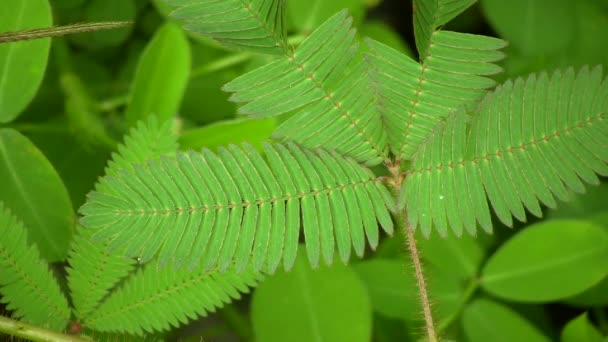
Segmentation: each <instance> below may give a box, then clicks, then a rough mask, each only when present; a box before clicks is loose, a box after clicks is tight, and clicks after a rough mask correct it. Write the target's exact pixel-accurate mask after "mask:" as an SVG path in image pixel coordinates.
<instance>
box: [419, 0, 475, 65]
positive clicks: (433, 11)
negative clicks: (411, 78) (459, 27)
mask: <svg viewBox="0 0 608 342" xmlns="http://www.w3.org/2000/svg"><path fill="white" fill-rule="evenodd" d="M475 2H477V0H414V37H415V38H416V48H417V49H418V54H419V55H420V60H424V59H425V58H427V56H428V55H430V52H429V48H430V47H431V46H432V45H433V42H432V38H431V37H432V35H433V33H434V32H435V30H436V29H437V28H438V27H439V26H442V25H445V24H447V23H448V22H449V21H450V20H452V19H454V18H455V17H456V16H457V15H459V14H460V13H462V12H464V10H466V9H467V8H469V7H470V6H471V5H473V4H474V3H475Z"/></svg>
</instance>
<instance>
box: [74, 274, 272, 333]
mask: <svg viewBox="0 0 608 342" xmlns="http://www.w3.org/2000/svg"><path fill="white" fill-rule="evenodd" d="M260 280H261V276H260V275H259V274H256V273H254V272H252V271H251V270H246V271H245V272H242V273H240V274H238V275H237V274H236V272H235V271H234V270H228V271H226V272H224V273H219V272H216V271H211V272H209V271H207V270H205V268H204V267H203V265H202V264H199V266H198V267H197V268H195V269H192V270H188V269H185V268H182V269H179V270H175V269H173V268H171V267H165V268H162V269H159V268H158V267H156V265H155V264H148V265H147V266H145V267H144V268H143V269H139V270H138V271H137V272H136V273H135V274H134V275H133V276H131V277H129V278H128V280H127V281H126V282H125V283H124V285H122V286H121V287H120V288H119V289H117V290H115V291H113V292H112V293H111V294H110V296H109V297H108V298H107V299H106V300H105V301H104V302H103V303H102V304H101V305H100V306H99V307H98V308H97V309H96V310H95V311H94V312H93V313H91V315H89V316H88V318H86V319H85V320H84V324H85V325H86V326H87V327H89V328H92V329H94V330H96V331H101V332H121V333H129V334H135V335H140V336H141V335H144V334H145V333H152V332H158V331H167V330H170V329H171V328H176V327H178V326H180V325H182V324H185V323H187V322H189V321H191V320H193V319H195V318H196V317H200V316H206V315H207V314H208V313H209V312H214V311H215V310H216V308H218V307H222V306H223V305H224V304H226V303H229V302H230V301H232V300H233V299H240V297H241V294H240V293H247V292H249V288H250V287H253V286H256V285H257V283H258V282H259V281H260Z"/></svg>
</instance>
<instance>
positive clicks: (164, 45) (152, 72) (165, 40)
mask: <svg viewBox="0 0 608 342" xmlns="http://www.w3.org/2000/svg"><path fill="white" fill-rule="evenodd" d="M189 74H190V45H189V43H188V40H187V38H186V35H185V34H184V32H183V31H182V30H181V29H180V28H179V27H177V26H176V25H175V24H171V23H169V24H166V25H164V26H162V27H161V28H160V29H159V30H158V31H157V32H156V33H155V34H154V37H153V38H152V40H151V41H150V43H149V44H148V45H147V46H146V49H145V50H144V52H143V54H142V56H141V58H140V59H139V63H138V65H137V71H136V73H135V79H134V81H133V84H132V89H131V99H130V102H129V106H128V107H127V110H126V114H125V115H126V118H127V122H128V124H129V126H133V125H134V124H135V123H136V122H137V121H138V120H143V119H145V118H146V117H148V116H150V115H155V116H156V117H157V118H158V119H159V121H161V122H164V121H167V120H170V119H172V118H173V117H175V115H176V114H177V112H178V110H179V107H180V104H181V101H182V97H183V95H184V92H185V88H186V84H187V83H188V76H189Z"/></svg>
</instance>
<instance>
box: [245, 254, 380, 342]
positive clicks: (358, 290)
mask: <svg viewBox="0 0 608 342" xmlns="http://www.w3.org/2000/svg"><path fill="white" fill-rule="evenodd" d="M251 321H252V325H253V331H254V335H255V340H256V341H265V342H283V341H290V342H310V341H319V342H320V341H351V342H367V341H370V340H371V333H372V310H371V304H370V299H369V298H368V296H367V293H366V289H365V285H364V284H363V282H362V281H361V279H359V277H358V276H357V274H356V273H355V271H354V270H353V269H352V268H350V267H346V266H344V265H334V266H332V267H320V268H319V269H317V270H313V269H311V267H310V266H309V265H308V263H307V262H306V260H305V256H304V253H303V251H300V253H299V255H298V258H297V260H296V263H295V265H294V267H293V269H292V270H291V271H290V272H284V271H281V272H277V274H276V275H275V276H273V277H269V278H268V279H266V280H265V281H264V282H262V283H261V284H260V285H259V286H258V288H256V289H255V292H254V293H253V298H252V302H251Z"/></svg>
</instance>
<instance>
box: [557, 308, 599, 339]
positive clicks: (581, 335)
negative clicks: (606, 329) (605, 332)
mask: <svg viewBox="0 0 608 342" xmlns="http://www.w3.org/2000/svg"><path fill="white" fill-rule="evenodd" d="M560 341H561V342H602V341H603V338H602V334H601V333H600V332H599V331H598V329H597V328H596V327H595V326H594V325H593V324H592V323H591V322H590V321H589V316H588V315H587V313H586V312H585V313H583V314H581V315H579V316H578V317H576V318H575V319H573V320H571V321H570V322H568V324H566V326H565V327H564V330H562V334H561V337H560Z"/></svg>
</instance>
